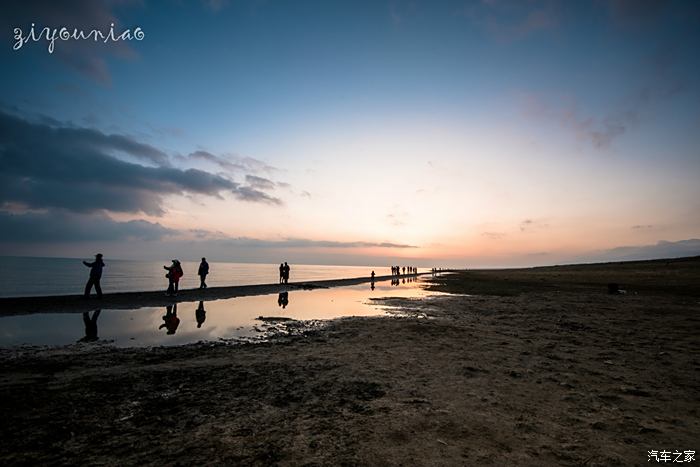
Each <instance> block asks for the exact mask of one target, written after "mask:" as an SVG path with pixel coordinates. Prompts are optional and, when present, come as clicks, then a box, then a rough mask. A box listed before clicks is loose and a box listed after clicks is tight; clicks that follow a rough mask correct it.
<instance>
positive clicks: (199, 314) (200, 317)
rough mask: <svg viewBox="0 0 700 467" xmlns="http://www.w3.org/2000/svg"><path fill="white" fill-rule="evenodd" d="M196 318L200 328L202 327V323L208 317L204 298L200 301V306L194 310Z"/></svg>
mask: <svg viewBox="0 0 700 467" xmlns="http://www.w3.org/2000/svg"><path fill="white" fill-rule="evenodd" d="M194 319H195V320H196V321H197V327H198V328H201V327H202V323H204V320H206V319H207V312H206V310H205V309H204V302H203V301H202V300H200V301H199V306H198V307H197V309H196V310H195V311H194Z"/></svg>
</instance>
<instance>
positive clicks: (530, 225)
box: [519, 219, 549, 232]
mask: <svg viewBox="0 0 700 467" xmlns="http://www.w3.org/2000/svg"><path fill="white" fill-rule="evenodd" d="M519 227H520V231H521V232H525V231H528V230H533V229H546V228H547V227H549V224H547V223H544V222H542V221H539V220H534V219H525V220H524V221H522V222H521V223H520V226H519Z"/></svg>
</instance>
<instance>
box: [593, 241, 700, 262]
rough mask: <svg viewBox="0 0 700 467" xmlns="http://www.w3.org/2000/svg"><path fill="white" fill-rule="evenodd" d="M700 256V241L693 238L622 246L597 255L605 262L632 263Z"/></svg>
mask: <svg viewBox="0 0 700 467" xmlns="http://www.w3.org/2000/svg"><path fill="white" fill-rule="evenodd" d="M698 255H700V239H697V238H691V239H688V240H680V241H676V242H669V241H665V240H661V241H659V242H657V243H656V244H654V245H640V246H621V247H617V248H613V249H610V250H606V251H603V252H602V253H599V254H597V255H595V256H596V257H597V258H598V259H599V260H605V261H632V260H643V259H657V258H681V257H685V256H698Z"/></svg>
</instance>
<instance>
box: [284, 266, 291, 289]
mask: <svg viewBox="0 0 700 467" xmlns="http://www.w3.org/2000/svg"><path fill="white" fill-rule="evenodd" d="M290 269H291V268H290V267H289V265H288V264H287V262H286V261H285V262H284V283H285V284H289V270H290Z"/></svg>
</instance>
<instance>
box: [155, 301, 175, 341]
mask: <svg viewBox="0 0 700 467" xmlns="http://www.w3.org/2000/svg"><path fill="white" fill-rule="evenodd" d="M163 321H164V323H163V324H161V325H160V326H159V327H158V329H163V328H165V329H167V330H168V332H167V333H166V334H175V331H177V327H178V326H179V325H180V318H178V317H177V303H174V304H172V305H167V306H166V307H165V315H164V316H163Z"/></svg>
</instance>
